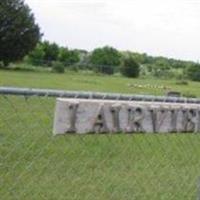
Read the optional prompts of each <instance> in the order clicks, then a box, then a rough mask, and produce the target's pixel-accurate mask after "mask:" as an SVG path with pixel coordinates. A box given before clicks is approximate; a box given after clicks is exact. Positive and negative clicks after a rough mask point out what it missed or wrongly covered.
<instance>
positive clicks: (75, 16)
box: [25, 0, 200, 61]
mask: <svg viewBox="0 0 200 200" xmlns="http://www.w3.org/2000/svg"><path fill="white" fill-rule="evenodd" d="M25 2H26V3H28V5H29V6H30V7H31V9H32V10H33V12H34V14H35V17H36V20H37V23H39V25H40V27H41V30H42V32H43V33H44V37H43V38H44V39H47V40H50V41H52V42H57V43H58V44H60V45H62V46H68V47H70V48H81V49H86V50H92V49H93V48H96V47H101V46H104V45H110V46H113V47H116V48H118V49H120V50H131V51H138V52H146V53H148V54H150V55H162V56H167V57H173V58H181V59H185V60H194V61H198V60H200V0H165V1H163V0H25Z"/></svg>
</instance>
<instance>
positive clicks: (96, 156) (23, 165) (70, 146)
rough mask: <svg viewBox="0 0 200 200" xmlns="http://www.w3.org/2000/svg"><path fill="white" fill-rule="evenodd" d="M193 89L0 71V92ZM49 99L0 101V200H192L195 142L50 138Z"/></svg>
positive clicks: (198, 143)
mask: <svg viewBox="0 0 200 200" xmlns="http://www.w3.org/2000/svg"><path fill="white" fill-rule="evenodd" d="M148 81H149V82H150V83H151V84H158V85H159V84H169V85H170V86H174V87H180V88H181V89H180V90H181V91H190V92H191V88H192V86H193V90H192V91H193V92H194V93H195V94H196V95H198V96H199V94H198V84H197V83H192V82H190V83H189V85H188V86H183V88H182V86H176V85H175V81H171V82H170V81H163V80H155V81H153V80H145V79H144V80H140V79H135V80H134V79H126V78H120V77H101V76H92V75H84V74H72V73H71V74H64V75H56V74H51V73H33V72H26V73H25V72H8V71H0V83H1V85H4V86H23V87H35V88H38V87H39V88H59V89H67V90H93V91H104V92H124V93H139V92H141V93H146V92H147V93H149V94H161V91H154V90H150V89H149V90H148V91H145V90H143V91H140V90H139V89H137V91H135V89H133V88H129V87H127V84H128V83H142V84H146V83H147V82H148ZM54 107H55V99H54V98H47V97H45V98H37V97H31V98H28V99H25V98H24V97H14V96H0V199H3V200H7V199H8V200H12V199H19V200H23V199H25V200H26V199H30V200H38V199H48V200H49V199H52V200H54V199H59V200H60V199H67V200H68V199H69V200H134V199H135V200H140V199H141V200H147V199H148V200H149V199H153V200H154V199H155V200H169V199H170V200H171V199H174V200H188V199H197V197H196V194H197V185H198V184H197V181H198V179H199V175H200V167H199V166H200V148H199V147H200V135H198V134H196V135H195V134H169V135H164V134H162V135H160V134H146V135H142V134H134V135H133V134H129V135H126V134H116V135H110V134H108V135H85V136H79V135H67V136H59V137H53V136H52V125H53V115H54Z"/></svg>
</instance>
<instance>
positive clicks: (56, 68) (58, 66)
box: [52, 61, 65, 73]
mask: <svg viewBox="0 0 200 200" xmlns="http://www.w3.org/2000/svg"><path fill="white" fill-rule="evenodd" d="M52 71H53V72H56V73H64V72H65V68H64V66H63V64H62V63H61V62H58V61H54V62H52Z"/></svg>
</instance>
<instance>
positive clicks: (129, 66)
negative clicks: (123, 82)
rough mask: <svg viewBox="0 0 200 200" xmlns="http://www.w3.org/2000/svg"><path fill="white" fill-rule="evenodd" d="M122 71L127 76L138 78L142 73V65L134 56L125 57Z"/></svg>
mask: <svg viewBox="0 0 200 200" xmlns="http://www.w3.org/2000/svg"><path fill="white" fill-rule="evenodd" d="M120 72H121V74H122V75H124V76H126V77H132V78H136V77H138V76H139V74H140V65H139V64H138V63H137V62H136V61H135V59H134V58H133V57H130V56H129V57H127V58H124V59H123V62H122V66H121V68H120Z"/></svg>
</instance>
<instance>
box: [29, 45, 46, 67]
mask: <svg viewBox="0 0 200 200" xmlns="http://www.w3.org/2000/svg"><path fill="white" fill-rule="evenodd" d="M44 55H45V53H44V50H43V46H42V44H41V43H38V44H37V46H36V48H35V49H34V50H33V51H31V52H30V53H29V55H28V56H27V60H28V62H29V63H31V64H32V65H35V66H42V65H43V64H44Z"/></svg>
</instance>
